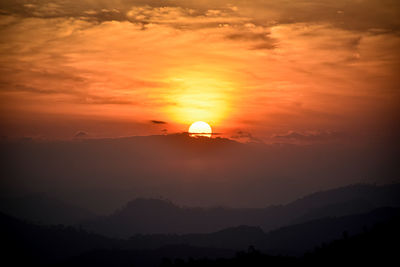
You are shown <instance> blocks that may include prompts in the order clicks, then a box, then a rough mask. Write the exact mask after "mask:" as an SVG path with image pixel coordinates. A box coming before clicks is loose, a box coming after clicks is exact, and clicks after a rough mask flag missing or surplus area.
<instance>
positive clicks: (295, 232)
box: [0, 208, 400, 266]
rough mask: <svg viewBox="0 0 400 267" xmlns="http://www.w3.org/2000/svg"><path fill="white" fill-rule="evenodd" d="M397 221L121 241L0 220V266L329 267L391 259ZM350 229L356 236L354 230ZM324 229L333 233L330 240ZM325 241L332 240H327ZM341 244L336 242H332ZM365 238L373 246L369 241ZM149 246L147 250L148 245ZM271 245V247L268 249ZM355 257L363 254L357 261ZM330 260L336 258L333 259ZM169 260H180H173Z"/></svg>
mask: <svg viewBox="0 0 400 267" xmlns="http://www.w3.org/2000/svg"><path fill="white" fill-rule="evenodd" d="M399 218H400V211H399V209H393V208H381V209H378V210H375V211H373V212H370V213H367V214H360V215H351V216H345V217H341V218H327V219H323V220H316V221H312V222H309V223H306V224H303V225H295V226H290V227H286V228H282V229H278V230H276V231H273V232H270V233H266V234H265V233H264V232H263V231H262V230H261V229H259V228H256V227H248V226H240V227H235V228H230V229H224V230H222V231H218V232H215V233H210V234H189V235H182V236H178V235H169V236H168V235H167V236H165V235H151V236H144V235H141V236H138V237H133V238H131V239H130V240H122V239H113V238H107V237H103V236H100V235H97V234H92V233H88V232H86V231H84V230H82V229H76V228H73V227H63V226H43V225H35V224H31V223H27V222H24V221H21V220H19V219H15V218H13V217H10V216H8V215H5V214H0V234H1V236H2V240H1V242H2V245H3V255H4V256H3V258H2V260H3V261H5V262H12V263H13V264H14V265H22V266H25V265H34V266H43V265H56V266H132V265H134V266H158V265H159V264H160V263H163V266H165V264H170V265H171V264H173V263H179V262H180V263H183V262H187V263H189V262H191V263H194V262H198V261H202V262H203V263H204V261H205V262H210V263H211V262H214V261H216V260H217V261H218V262H220V261H221V260H222V259H227V260H228V259H234V260H235V261H236V260H238V257H239V258H240V260H241V261H242V265H232V264H230V265H229V264H228V265H222V266H257V265H253V264H252V261H253V260H254V259H253V257H255V256H257V258H259V257H260V256H261V255H264V256H263V257H262V258H263V260H267V261H269V262H270V261H272V262H276V261H277V262H284V263H285V264H286V263H293V264H294V263H296V266H298V265H299V264H306V263H315V264H317V263H318V264H320V265H319V266H321V264H322V263H327V264H329V263H331V260H332V262H338V261H343V260H344V259H343V257H344V256H343V255H345V256H346V255H347V256H349V255H350V256H353V260H355V258H356V257H359V258H358V260H359V261H362V260H363V259H364V258H368V257H372V256H374V255H375V254H374V253H376V255H380V256H381V255H384V253H386V254H387V256H389V257H392V258H393V257H394V255H395V254H394V250H395V248H396V246H395V245H393V244H391V243H389V242H390V241H396V242H397V241H398V238H399V229H398V223H399ZM355 225H357V227H358V228H359V229H362V230H357V231H358V232H356V231H354V229H355V228H354V226H355ZM376 225H378V226H379V225H381V226H380V228H379V229H380V230H379V231H377V230H376ZM382 225H383V226H382ZM332 231H333V232H334V233H336V235H335V234H334V235H332V233H330V232H332ZM339 233H341V234H339ZM321 234H322V236H320V235H321ZM329 235H331V236H330V238H333V239H327V238H326V237H327V236H329ZM317 236H318V238H317V239H316V237H317ZM162 238H165V239H168V242H164V241H165V240H164V241H163V242H160V240H162ZM343 238H344V239H345V240H344V242H343V241H342V240H340V239H343ZM371 238H372V241H374V242H371ZM308 239H309V240H308ZM310 240H312V241H313V242H315V243H313V247H311V246H310V244H311V243H310ZM321 240H322V241H321ZM335 240H339V241H335ZM347 240H350V242H348V241H347ZM172 241H174V242H172ZM151 242H153V247H150V246H148V245H149V243H151ZM330 242H332V243H330ZM157 244H158V245H157ZM282 244H286V248H291V247H295V248H296V249H297V251H304V250H305V247H303V246H304V244H308V246H309V247H310V248H309V249H308V251H309V252H308V253H306V254H302V253H299V254H298V256H299V258H293V257H288V256H284V257H282V256H273V255H274V254H276V253H277V251H278V249H282V246H280V247H279V245H282ZM326 244H329V245H326ZM276 245H278V247H276V249H273V247H274V246H276ZM389 245H390V246H389ZM248 246H250V247H253V246H254V247H256V248H257V250H255V249H254V248H251V249H249V251H248V252H244V253H243V252H240V253H238V254H236V257H235V258H232V257H233V256H234V255H235V254H234V251H237V250H243V249H245V248H246V247H248ZM229 247H230V248H229ZM361 248H362V249H361ZM384 249H386V250H387V251H384ZM363 251H364V252H366V253H367V254H364V255H363V254H362V253H363ZM263 253H268V255H266V254H263ZM278 253H279V254H281V255H289V254H288V253H283V250H281V251H279V252H278ZM335 255H339V256H340V258H335ZM249 257H250V258H249ZM166 258H170V259H174V260H173V261H171V260H166ZM176 258H179V259H180V260H178V261H177V260H175V259H176ZM163 259H164V260H163ZM188 259H191V260H189V261H188ZM205 259H207V260H205ZM259 260H260V259H258V260H257V262H258V261H259ZM381 260H384V259H381ZM293 261H295V262H293ZM355 262H356V261H355ZM325 265H326V264H325ZM189 266H190V265H189ZM196 266H199V264H198V265H196ZM200 266H203V264H200ZM212 266H221V265H215V262H214V265H212ZM280 266H286V265H282V264H280ZM292 266H294V265H292ZM300 266H301V265H300Z"/></svg>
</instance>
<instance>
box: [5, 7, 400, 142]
mask: <svg viewBox="0 0 400 267" xmlns="http://www.w3.org/2000/svg"><path fill="white" fill-rule="evenodd" d="M14 2H15V1H11V0H6V1H2V3H1V4H0V123H1V124H0V130H1V134H2V135H3V136H11V137H15V136H17V137H19V136H32V137H42V138H72V137H73V136H74V135H75V134H76V133H77V132H80V131H82V132H85V133H87V134H88V136H90V137H104V136H109V137H115V136H128V135H147V134H161V133H166V132H168V133H173V132H181V131H187V129H188V127H189V125H190V124H191V123H192V122H194V121H197V120H202V121H206V122H208V123H209V124H210V125H211V126H212V127H213V129H214V131H215V132H218V133H221V134H222V135H223V136H225V137H233V138H236V139H238V140H243V141H260V140H261V141H264V142H269V141H271V140H274V141H279V142H280V141H292V140H293V139H296V138H297V139H298V138H303V140H305V139H307V140H313V139H315V140H322V141H324V140H330V139H335V138H342V137H343V136H360V135H361V134H363V135H364V134H365V133H368V134H371V135H377V136H379V135H380V134H384V133H386V132H390V127H391V125H394V124H396V123H398V120H397V119H398V118H397V117H396V114H397V113H398V112H399V99H400V97H399V94H400V93H399V88H398V85H399V82H400V78H399V73H400V72H399V69H400V50H399V47H400V35H399V33H400V31H399V30H400V19H399V18H400V3H399V2H398V1H388V0H386V1H382V0H379V1H378V0H371V1H363V0H353V1H344V0H343V1H333V0H331V1H330V0H325V1H317V0H314V1H305V0H304V1H283V0H277V1H261V0H255V1H226V0H218V1H211V0H204V1H190V0H188V1H183V0H182V1H176V0H166V1H161V0H149V1H141V0H118V1H117V0H107V1H106V0H99V1H96V0H90V1H89V0H83V1H79V3H78V2H76V1H65V0H57V1H49V0H38V1H18V3H14ZM152 121H157V122H158V123H157V122H152ZM163 130H164V131H163Z"/></svg>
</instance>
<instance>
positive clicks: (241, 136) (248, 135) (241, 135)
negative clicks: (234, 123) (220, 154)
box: [231, 130, 263, 143]
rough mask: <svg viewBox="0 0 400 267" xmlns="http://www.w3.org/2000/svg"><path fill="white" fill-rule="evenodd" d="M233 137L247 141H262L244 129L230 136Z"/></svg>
mask: <svg viewBox="0 0 400 267" xmlns="http://www.w3.org/2000/svg"><path fill="white" fill-rule="evenodd" d="M231 138H233V139H238V140H247V141H248V142H255V143H262V142H263V141H262V140H261V139H259V138H256V137H254V136H253V135H252V134H251V133H250V132H245V131H241V130H239V131H237V132H236V133H235V134H234V135H232V136H231Z"/></svg>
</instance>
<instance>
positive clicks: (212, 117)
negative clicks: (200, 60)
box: [166, 67, 236, 125]
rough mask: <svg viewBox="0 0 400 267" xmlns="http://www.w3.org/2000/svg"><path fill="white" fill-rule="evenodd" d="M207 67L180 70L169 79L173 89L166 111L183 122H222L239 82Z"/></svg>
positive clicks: (167, 98)
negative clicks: (194, 69)
mask: <svg viewBox="0 0 400 267" xmlns="http://www.w3.org/2000/svg"><path fill="white" fill-rule="evenodd" d="M231 80H232V79H228V78H227V77H224V75H219V74H218V73H215V72H214V73H213V72H212V71H210V70H207V69H206V68H205V67H204V68H202V69H201V71H189V70H184V71H182V70H176V71H175V73H174V75H173V76H170V78H169V79H168V80H167V81H166V82H167V83H168V84H170V87H171V88H170V89H169V90H168V94H167V95H166V101H167V103H171V104H170V105H168V107H167V109H166V113H167V114H169V116H170V118H171V119H172V120H173V121H175V122H177V123H180V124H183V125H185V124H186V125H187V124H189V123H191V122H193V121H200V120H203V121H207V122H210V123H212V124H218V123H220V122H221V121H223V120H224V119H226V117H227V116H228V115H229V114H230V109H231V105H232V100H233V95H234V94H232V92H233V91H234V90H235V89H236V85H235V84H234V82H232V81H231Z"/></svg>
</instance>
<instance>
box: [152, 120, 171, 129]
mask: <svg viewBox="0 0 400 267" xmlns="http://www.w3.org/2000/svg"><path fill="white" fill-rule="evenodd" d="M151 123H154V124H167V122H165V121H158V120H151ZM164 130H165V129H164Z"/></svg>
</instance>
